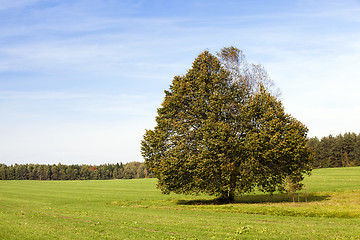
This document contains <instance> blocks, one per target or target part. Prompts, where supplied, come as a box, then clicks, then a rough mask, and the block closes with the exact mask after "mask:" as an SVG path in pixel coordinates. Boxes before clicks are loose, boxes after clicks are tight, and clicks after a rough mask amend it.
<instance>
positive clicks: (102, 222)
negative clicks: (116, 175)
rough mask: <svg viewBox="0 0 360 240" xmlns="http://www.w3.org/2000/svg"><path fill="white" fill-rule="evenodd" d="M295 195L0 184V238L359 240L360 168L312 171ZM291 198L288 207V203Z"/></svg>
mask: <svg viewBox="0 0 360 240" xmlns="http://www.w3.org/2000/svg"><path fill="white" fill-rule="evenodd" d="M304 183H305V185H306V188H305V189H304V190H303V191H302V192H301V193H299V194H298V195H294V196H289V195H287V194H274V195H272V196H270V195H266V194H260V193H255V194H251V195H246V196H241V197H237V198H236V202H235V203H232V204H219V203H217V202H216V201H214V198H213V197H210V196H203V195H201V196H186V195H175V194H170V195H162V194H161V193H160V192H159V190H157V189H156V187H155V185H156V179H133V180H86V181H35V180H33V181H31V180H30V181H29V180H23V181H16V180H12V181H4V180H3V181H0V239H360V167H352V168H332V169H316V170H314V171H313V172H312V175H311V176H310V177H307V178H306V179H305V181H304ZM294 200H295V202H294Z"/></svg>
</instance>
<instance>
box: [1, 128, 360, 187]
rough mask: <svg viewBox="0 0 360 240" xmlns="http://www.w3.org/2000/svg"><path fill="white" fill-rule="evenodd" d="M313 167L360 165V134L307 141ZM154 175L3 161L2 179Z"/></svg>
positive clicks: (139, 165)
mask: <svg viewBox="0 0 360 240" xmlns="http://www.w3.org/2000/svg"><path fill="white" fill-rule="evenodd" d="M308 146H309V147H310V148H311V149H312V151H313V154H314V161H313V167H314V168H332V167H349V166H360V134H355V133H345V134H344V135H342V134H340V135H338V136H335V137H334V136H332V135H329V136H328V137H323V138H321V139H318V138H317V137H314V138H310V139H309V140H308ZM148 177H153V175H152V174H151V173H149V171H148V170H147V169H146V167H145V164H144V163H143V162H130V163H126V164H122V163H116V164H102V165H99V166H93V165H63V164H60V163H59V164H57V165H56V164H53V165H44V164H15V165H10V166H7V165H5V164H0V180H106V179H132V178H148Z"/></svg>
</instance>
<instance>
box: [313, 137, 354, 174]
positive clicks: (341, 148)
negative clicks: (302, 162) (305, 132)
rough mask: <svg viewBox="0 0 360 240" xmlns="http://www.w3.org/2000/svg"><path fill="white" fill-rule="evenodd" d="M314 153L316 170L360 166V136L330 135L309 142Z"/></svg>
mask: <svg viewBox="0 0 360 240" xmlns="http://www.w3.org/2000/svg"><path fill="white" fill-rule="evenodd" d="M308 146H309V147H310V148H311V149H312V150H313V153H314V161H313V167H314V168H332V167H350V166H360V134H355V133H345V134H344V135H342V134H340V135H338V136H336V137H334V136H332V135H329V136H328V137H323V138H321V139H320V140H319V139H318V138H317V137H314V138H310V139H309V140H308Z"/></svg>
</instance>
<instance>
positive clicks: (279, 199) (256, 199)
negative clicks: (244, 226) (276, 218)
mask: <svg viewBox="0 0 360 240" xmlns="http://www.w3.org/2000/svg"><path fill="white" fill-rule="evenodd" d="M329 199H330V195H317V194H316V193H315V194H306V195H304V194H299V195H297V194H295V195H289V194H283V193H279V194H273V195H264V194H258V195H244V196H239V197H236V198H235V200H234V201H233V202H224V201H223V200H221V199H218V198H215V199H190V200H178V201H177V204H178V205H223V204H230V203H231V204H234V203H235V204H236V203H245V204H256V203H289V202H320V201H325V200H329Z"/></svg>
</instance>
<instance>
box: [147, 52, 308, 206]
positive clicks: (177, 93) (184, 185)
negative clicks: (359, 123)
mask: <svg viewBox="0 0 360 240" xmlns="http://www.w3.org/2000/svg"><path fill="white" fill-rule="evenodd" d="M249 86H250V85H249V84H248V82H247V80H246V79H245V80H244V79H243V78H242V75H241V74H237V73H236V72H235V73H234V72H231V71H228V70H226V69H225V68H224V67H222V66H221V62H220V61H219V59H218V58H216V57H215V56H214V55H212V54H210V53H209V52H208V51H205V52H203V53H202V54H200V55H199V56H198V57H197V58H196V59H195V61H194V63H193V65H192V68H191V69H189V70H188V72H187V74H186V75H184V76H175V77H174V80H173V82H172V85H171V86H170V89H169V91H165V99H164V101H163V103H162V106H161V107H160V108H159V109H158V116H157V117H156V122H157V125H156V126H155V129H154V130H146V133H145V135H144V139H143V140H142V142H141V153H142V155H143V157H144V158H145V164H146V166H147V167H148V169H149V170H150V171H151V172H152V173H154V174H155V176H156V177H157V178H158V188H159V189H160V190H161V191H162V192H163V193H170V192H175V193H185V194H197V193H207V194H211V195H216V196H218V197H220V198H221V199H224V200H227V201H232V200H233V199H234V196H235V195H236V194H242V193H245V192H250V191H252V190H253V189H254V188H255V187H260V188H261V189H262V190H264V191H268V192H273V191H275V190H276V189H281V187H282V186H283V185H284V183H285V178H286V177H288V176H290V175H291V176H292V179H294V181H295V180H297V181H298V180H301V179H302V177H301V176H302V174H303V173H304V172H307V171H308V169H309V168H308V162H309V161H308V159H309V152H308V150H307V148H306V147H305V142H306V141H305V139H306V132H307V129H306V127H305V126H303V125H302V124H301V123H300V122H298V121H296V120H295V119H294V118H292V117H291V116H289V115H286V114H285V113H284V110H283V108H282V106H281V103H280V101H279V100H277V99H276V98H275V97H272V96H271V95H270V94H269V93H268V92H267V91H266V90H265V89H264V87H260V88H259V90H258V91H253V88H251V87H249ZM259 86H261V84H259ZM278 131H280V132H278ZM287 131H289V133H288V132H287ZM271 134H277V135H276V139H274V140H273V141H272V142H271V143H268V141H270V140H272V139H273V138H272V135H271ZM292 138H294V139H292ZM260 143H265V146H266V147H261V144H260ZM275 144H280V146H278V147H277V150H276V151H275V152H273V151H272V149H271V147H272V146H275ZM298 144H300V145H298ZM289 151H290V152H289ZM271 157H276V159H271ZM303 158H304V159H303ZM283 163H284V164H286V165H284V166H277V164H283ZM273 166H276V168H275V169H271V167H273ZM276 171H281V172H276Z"/></svg>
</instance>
